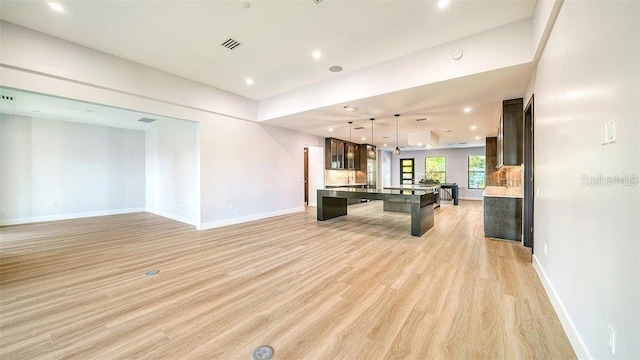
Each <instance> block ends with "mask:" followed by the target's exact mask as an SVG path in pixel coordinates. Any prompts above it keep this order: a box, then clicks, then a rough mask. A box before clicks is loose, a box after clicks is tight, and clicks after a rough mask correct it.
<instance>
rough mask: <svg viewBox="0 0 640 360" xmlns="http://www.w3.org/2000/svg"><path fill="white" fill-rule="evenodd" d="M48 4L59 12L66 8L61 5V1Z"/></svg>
mask: <svg viewBox="0 0 640 360" xmlns="http://www.w3.org/2000/svg"><path fill="white" fill-rule="evenodd" d="M47 4H49V7H50V8H52V9H53V10H55V11H57V12H63V11H64V8H63V7H62V5H60V3H57V2H48V3H47Z"/></svg>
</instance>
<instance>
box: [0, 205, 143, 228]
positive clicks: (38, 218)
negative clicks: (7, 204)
mask: <svg viewBox="0 0 640 360" xmlns="http://www.w3.org/2000/svg"><path fill="white" fill-rule="evenodd" d="M145 211H146V209H145V208H129V209H116V210H100V211H87V212H81V213H72V214H55V215H44V216H33V217H24V218H15V219H2V220H0V226H6V225H19V224H30V223H38V222H44V221H58V220H71V219H80V218H88V217H95V216H106V215H118V214H129V213H135V212H145Z"/></svg>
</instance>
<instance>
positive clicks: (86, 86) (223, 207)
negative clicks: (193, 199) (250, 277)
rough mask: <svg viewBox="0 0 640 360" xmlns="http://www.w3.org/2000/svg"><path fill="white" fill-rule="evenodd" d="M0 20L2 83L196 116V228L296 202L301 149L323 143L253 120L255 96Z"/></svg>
mask: <svg viewBox="0 0 640 360" xmlns="http://www.w3.org/2000/svg"><path fill="white" fill-rule="evenodd" d="M0 26H1V29H2V31H0V43H1V44H2V52H1V54H0V63H1V64H0V85H2V86H6V87H11V88H16V89H22V90H28V91H34V92H39V93H43V94H50V95H54V96H60V97H66V98H71V99H78V100H81V101H87V102H93V103H98V104H104V105H108V106H114V107H119V108H125V109H132V110H135V111H140V112H145V113H149V114H157V115H161V116H166V117H173V118H179V119H185V120H190V121H194V122H198V123H199V124H200V128H199V131H200V134H199V139H198V140H199V141H200V162H199V163H198V166H199V167H200V178H199V179H197V180H199V181H200V187H199V188H197V189H196V191H200V197H199V198H198V200H200V207H199V209H198V210H197V214H198V215H199V217H200V218H201V219H200V224H196V225H197V226H198V227H199V228H203V227H214V226H223V225H227V224H232V223H238V222H243V221H249V220H253V219H259V218H264V217H268V216H274V215H278V214H284V213H288V212H292V211H302V210H303V209H304V206H303V201H304V187H303V184H302V177H303V152H302V149H303V147H304V145H311V146H323V145H324V142H323V141H324V140H323V139H320V138H317V137H314V136H308V135H304V134H300V133H296V132H293V131H287V130H282V129H277V128H273V127H268V126H262V125H260V124H257V123H255V122H253V120H255V117H256V111H257V105H256V102H255V101H252V100H249V99H246V98H243V97H240V96H237V95H233V94H229V93H226V92H224V91H221V90H218V89H214V88H210V87H207V86H205V85H202V84H198V83H196V82H193V81H189V80H185V79H182V78H180V77H177V76H175V75H171V74H168V73H164V72H162V71H158V70H155V69H151V68H148V67H145V66H142V65H140V64H136V63H133V62H130V61H126V60H123V59H120V58H117V57H114V56H111V55H108V54H104V53H101V52H98V51H95V50H91V49H88V48H86V47H83V46H79V45H77V44H73V43H70V42H67V41H64V40H61V39H57V38H55V37H51V36H48V35H44V34H41V33H38V32H34V31H32V30H29V29H26V28H23V27H19V26H15V25H12V24H9V23H6V22H0ZM51 54H55V55H56V56H51ZM42 59H46V61H42ZM6 65H8V66H6ZM221 114H225V115H221ZM239 118H241V119H248V120H251V121H245V120H239ZM231 205H233V209H230V208H229V207H230V206H231Z"/></svg>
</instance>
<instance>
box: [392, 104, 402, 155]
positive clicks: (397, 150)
mask: <svg viewBox="0 0 640 360" xmlns="http://www.w3.org/2000/svg"><path fill="white" fill-rule="evenodd" d="M399 118H400V114H396V148H395V149H394V150H393V153H394V154H395V155H400V153H401V151H400V148H399V147H398V129H399V125H398V119H399Z"/></svg>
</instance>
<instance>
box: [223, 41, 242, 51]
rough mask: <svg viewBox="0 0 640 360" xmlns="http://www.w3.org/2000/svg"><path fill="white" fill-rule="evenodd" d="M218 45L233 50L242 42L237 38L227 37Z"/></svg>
mask: <svg viewBox="0 0 640 360" xmlns="http://www.w3.org/2000/svg"><path fill="white" fill-rule="evenodd" d="M220 45H222V46H223V47H226V48H227V49H229V50H233V49H235V48H237V47H238V46H240V45H242V44H241V43H240V42H239V41H238V40H234V39H232V38H228V39H227V40H225V41H223V42H222V43H221V44H220Z"/></svg>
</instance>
